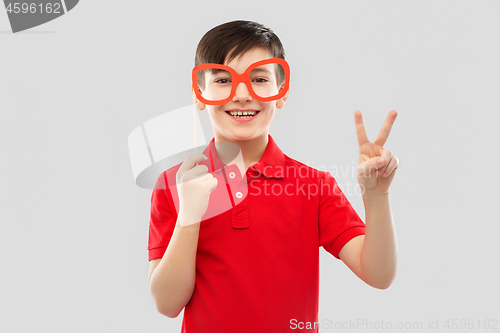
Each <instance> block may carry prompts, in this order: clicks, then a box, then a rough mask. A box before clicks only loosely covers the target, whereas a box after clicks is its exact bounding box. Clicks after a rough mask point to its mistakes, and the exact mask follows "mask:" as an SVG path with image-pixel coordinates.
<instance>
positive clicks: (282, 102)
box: [276, 87, 290, 109]
mask: <svg viewBox="0 0 500 333" xmlns="http://www.w3.org/2000/svg"><path fill="white" fill-rule="evenodd" d="M289 92H290V87H288V91H287V92H286V94H285V96H283V97H281V98H280V99H278V100H277V101H276V107H277V108H278V109H281V108H282V107H283V106H285V103H286V101H287V100H288V93H289Z"/></svg>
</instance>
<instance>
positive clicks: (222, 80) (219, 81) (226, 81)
mask: <svg viewBox="0 0 500 333" xmlns="http://www.w3.org/2000/svg"><path fill="white" fill-rule="evenodd" d="M215 82H217V83H222V84H225V83H229V82H231V81H229V80H228V79H217V80H215Z"/></svg>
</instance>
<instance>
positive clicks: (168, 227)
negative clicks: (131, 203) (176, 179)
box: [148, 173, 177, 261]
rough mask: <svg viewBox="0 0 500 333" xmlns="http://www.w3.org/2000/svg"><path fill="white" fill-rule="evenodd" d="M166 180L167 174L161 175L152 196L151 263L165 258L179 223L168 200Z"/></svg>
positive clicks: (149, 247)
mask: <svg viewBox="0 0 500 333" xmlns="http://www.w3.org/2000/svg"><path fill="white" fill-rule="evenodd" d="M165 178H166V177H165V173H162V174H160V176H159V177H158V179H157V180H156V184H155V187H154V189H153V193H152V194H151V218H150V221H149V240H148V251H149V261H151V260H153V259H158V258H162V257H163V254H164V253H165V251H166V250H167V246H168V243H169V242H170V238H172V234H173V232H174V228H175V224H176V222H177V216H176V214H174V213H173V212H172V209H171V207H170V204H169V202H168V199H167V191H169V187H168V186H167V185H168V183H167V180H166V179H165Z"/></svg>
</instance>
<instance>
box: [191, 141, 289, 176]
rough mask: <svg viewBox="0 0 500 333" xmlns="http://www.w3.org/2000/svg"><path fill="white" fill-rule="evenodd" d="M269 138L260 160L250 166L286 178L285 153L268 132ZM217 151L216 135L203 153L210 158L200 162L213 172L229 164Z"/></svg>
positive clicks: (262, 172)
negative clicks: (225, 162) (226, 163)
mask: <svg viewBox="0 0 500 333" xmlns="http://www.w3.org/2000/svg"><path fill="white" fill-rule="evenodd" d="M267 138H268V142H267V147H266V151H265V152H264V155H262V157H261V158H260V160H259V162H257V163H256V164H254V165H252V166H250V168H253V169H256V170H257V171H259V172H260V173H261V174H263V175H264V176H266V177H268V178H284V169H285V155H284V154H283V151H281V149H280V148H279V147H278V145H277V144H276V142H275V141H274V139H273V137H272V136H271V134H267ZM216 152H217V150H216V148H215V137H213V138H212V140H211V141H210V143H209V144H208V146H207V148H205V150H204V151H203V155H205V156H207V157H208V160H207V161H206V162H205V163H203V162H201V163H198V164H205V165H207V167H208V169H209V170H212V172H217V171H219V170H220V169H222V168H226V167H227V165H225V164H224V163H223V162H222V161H221V160H220V158H219V155H217V153H216ZM210 155H212V156H210Z"/></svg>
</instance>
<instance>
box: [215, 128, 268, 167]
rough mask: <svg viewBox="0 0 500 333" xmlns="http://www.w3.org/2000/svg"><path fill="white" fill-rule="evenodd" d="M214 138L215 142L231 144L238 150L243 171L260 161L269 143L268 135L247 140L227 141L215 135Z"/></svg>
mask: <svg viewBox="0 0 500 333" xmlns="http://www.w3.org/2000/svg"><path fill="white" fill-rule="evenodd" d="M214 137H215V142H231V143H234V144H236V145H237V146H238V147H239V148H240V151H241V155H242V157H243V163H244V168H245V170H246V169H248V167H249V166H252V165H254V164H256V163H257V162H258V161H259V160H260V159H261V157H262V155H264V152H265V151H266V148H267V144H268V142H269V138H268V133H264V134H262V135H259V136H257V137H255V138H252V139H249V140H229V139H227V138H225V137H223V136H221V135H217V134H216V135H215V136H214ZM241 167H242V166H240V169H241Z"/></svg>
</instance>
